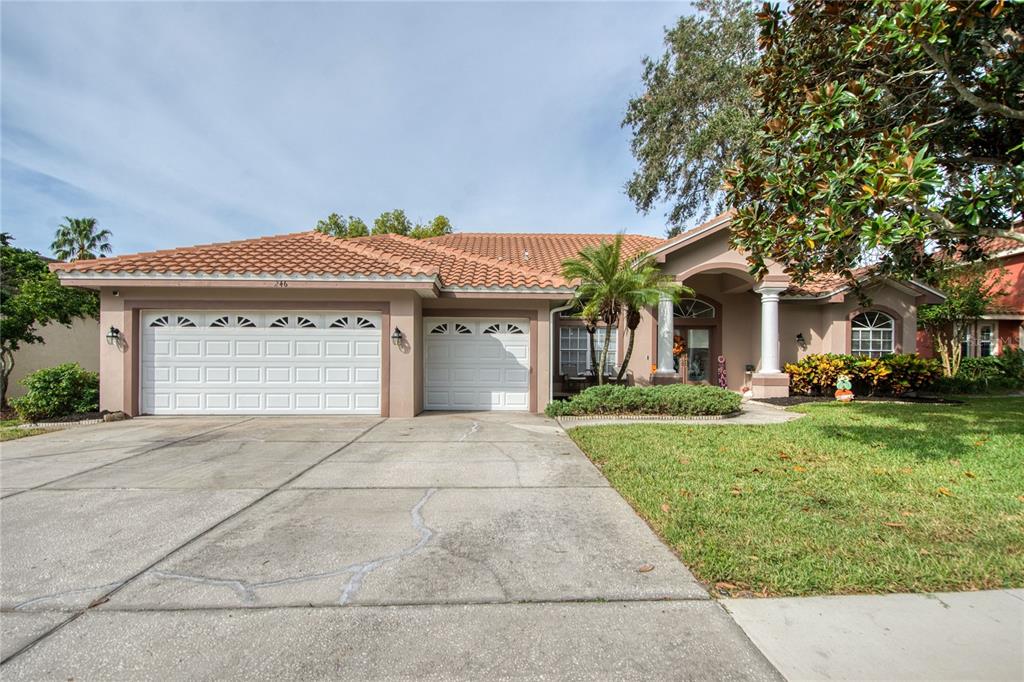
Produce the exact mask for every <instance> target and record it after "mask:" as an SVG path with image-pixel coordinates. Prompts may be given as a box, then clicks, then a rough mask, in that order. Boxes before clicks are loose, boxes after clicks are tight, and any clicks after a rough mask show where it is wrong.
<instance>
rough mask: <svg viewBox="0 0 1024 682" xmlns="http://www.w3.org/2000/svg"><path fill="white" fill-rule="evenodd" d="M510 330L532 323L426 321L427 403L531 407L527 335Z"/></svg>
mask: <svg viewBox="0 0 1024 682" xmlns="http://www.w3.org/2000/svg"><path fill="white" fill-rule="evenodd" d="M512 328H516V329H520V330H528V329H529V328H530V326H529V321H528V320H466V319H460V318H426V319H424V324H423V329H424V333H425V335H426V358H425V362H424V381H425V391H424V407H425V408H426V409H428V410H429V409H434V410H525V409H529V380H530V371H529V366H530V365H529V363H530V352H529V349H530V344H529V334H528V333H525V332H524V333H522V334H516V333H504V332H506V331H507V330H509V329H512ZM485 332H486V333H485Z"/></svg>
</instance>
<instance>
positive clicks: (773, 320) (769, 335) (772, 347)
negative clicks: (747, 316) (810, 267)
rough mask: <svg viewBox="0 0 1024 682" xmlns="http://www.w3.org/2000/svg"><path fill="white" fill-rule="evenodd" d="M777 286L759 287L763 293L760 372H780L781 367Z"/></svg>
mask: <svg viewBox="0 0 1024 682" xmlns="http://www.w3.org/2000/svg"><path fill="white" fill-rule="evenodd" d="M783 291H785V289H780V288H776V287H762V288H759V289H757V293H759V294H761V371H760V372H759V374H780V373H781V372H782V370H781V369H780V368H779V294H780V293H782V292H783Z"/></svg>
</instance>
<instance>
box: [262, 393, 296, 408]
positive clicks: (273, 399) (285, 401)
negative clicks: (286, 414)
mask: <svg viewBox="0 0 1024 682" xmlns="http://www.w3.org/2000/svg"><path fill="white" fill-rule="evenodd" d="M263 398H264V400H265V401H266V405H267V409H268V410H291V409H292V394H291V393H266V394H264V396H263Z"/></svg>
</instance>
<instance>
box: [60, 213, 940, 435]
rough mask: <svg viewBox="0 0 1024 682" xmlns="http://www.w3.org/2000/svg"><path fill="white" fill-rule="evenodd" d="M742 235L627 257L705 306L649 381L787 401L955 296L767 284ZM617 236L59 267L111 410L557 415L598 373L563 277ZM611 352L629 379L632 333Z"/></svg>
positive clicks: (653, 349) (644, 362)
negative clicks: (738, 248) (89, 296)
mask: <svg viewBox="0 0 1024 682" xmlns="http://www.w3.org/2000/svg"><path fill="white" fill-rule="evenodd" d="M729 222H730V215H729V214H724V215H722V216H719V217H717V218H715V219H713V220H711V221H709V222H707V223H705V224H704V225H701V226H700V227H697V228H695V229H692V230H690V231H688V232H685V233H683V234H681V235H679V236H678V237H676V238H674V239H671V240H662V239H657V238H653V237H643V236H627V237H626V238H625V250H626V251H627V252H628V254H630V255H635V254H639V253H642V252H647V253H651V254H652V255H653V256H654V257H655V258H656V260H657V262H658V263H659V264H660V267H661V268H662V269H663V270H664V272H665V273H666V274H669V275H671V276H673V277H675V278H676V279H677V280H679V281H680V282H683V283H684V284H686V285H688V286H690V287H692V288H693V289H694V290H695V292H696V294H695V296H694V297H693V298H692V299H688V300H685V301H683V302H682V303H680V304H678V305H673V304H672V302H671V301H668V300H666V301H663V302H662V303H661V304H660V305H659V306H657V309H653V310H648V311H644V314H643V320H642V322H641V325H640V328H639V329H638V330H637V335H636V336H637V339H636V349H635V351H634V353H633V357H632V360H631V362H630V366H629V367H628V374H629V376H630V379H631V381H633V382H635V383H638V384H647V383H651V382H654V383H667V382H690V383H700V382H708V383H717V380H718V368H719V360H718V358H719V356H721V357H723V358H724V360H725V370H726V374H727V383H728V386H729V387H730V388H732V389H734V390H738V389H740V388H741V387H742V386H745V385H751V386H752V387H753V392H754V394H755V395H756V396H770V395H786V394H787V393H788V377H787V376H786V375H785V374H783V373H782V372H781V371H780V368H781V367H782V364H783V363H785V362H788V361H793V360H796V359H798V358H799V357H801V356H803V355H806V354H808V353H817V352H853V353H861V354H869V355H878V354H882V353H887V352H913V351H914V349H915V340H916V337H915V329H916V311H917V305H918V304H920V303H922V302H925V301H929V300H939V298H938V294H937V292H934V291H932V290H930V289H928V288H926V287H923V286H921V285H918V284H913V283H899V282H892V281H889V280H877V281H871V282H867V283H866V284H865V286H866V287H867V289H868V291H869V292H870V294H871V296H872V300H873V304H872V307H871V308H869V309H862V308H861V306H860V303H859V302H858V300H857V299H856V297H854V296H851V295H849V290H848V287H847V286H846V285H845V284H843V283H842V282H840V281H836V280H833V279H828V280H823V281H821V282H817V283H814V284H811V285H805V286H802V287H794V286H792V285H791V283H790V281H789V278H788V277H787V276H786V275H785V274H784V273H783V272H782V270H781V268H780V267H778V266H772V268H771V269H770V270H769V273H768V275H767V276H765V277H764V278H763V279H761V280H754V279H753V278H752V277H751V276H750V275H749V274H748V273H747V265H746V263H745V261H744V258H743V256H742V254H740V253H737V252H735V251H733V250H732V249H730V248H729V245H728V226H729ZM611 237H612V236H611V235H608V234H495V233H486V234H484V233H457V234H453V235H448V236H444V237H437V238H433V239H427V240H414V239H409V238H406V237H400V236H396V235H380V236H371V237H362V238H358V239H348V240H342V239H337V238H334V237H330V236H326V235H323V234H319V233H316V232H300V233H296V234H288V235H283V236H279V237H267V238H261V239H251V240H246V241H238V242H230V243H225V244H212V245H207V246H197V247H191V248H182V249H174V250H167V251H157V252H153V253H142V254H136V255H131V256H119V257H116V258H104V259H100V260H94V261H77V262H75V263H68V264H55V265H53V266H52V267H53V269H54V270H55V271H56V272H57V274H58V275H59V277H60V279H61V281H62V282H64V283H65V284H67V285H74V286H85V287H90V288H93V289H98V290H99V291H100V309H101V318H100V322H101V330H100V333H101V335H102V336H103V337H104V338H106V339H107V341H105V342H104V343H102V344H101V353H100V374H101V398H100V402H101V407H102V408H103V409H107V410H124V411H125V412H128V413H129V414H205V413H241V414H279V413H280V414H320V413H337V414H380V415H385V416H392V417H412V416H414V415H416V414H418V413H419V412H420V411H422V410H492V409H494V410H529V411H539V410H542V409H543V408H544V406H545V405H546V404H547V403H548V401H549V400H550V399H551V396H552V394H553V393H555V394H557V393H558V392H559V391H560V390H561V383H562V380H563V377H571V376H572V375H574V374H577V373H579V372H581V371H582V369H583V368H584V367H586V366H587V365H588V359H587V352H588V351H587V343H586V331H585V330H584V329H583V328H582V325H581V323H580V322H579V321H578V320H574V319H572V318H571V317H563V316H562V313H563V312H564V309H565V306H566V304H567V303H568V302H569V301H570V300H571V298H572V295H573V285H572V283H571V282H568V281H566V280H564V279H563V278H562V277H561V275H560V274H559V271H560V269H561V263H562V261H563V260H564V259H566V258H568V257H570V256H573V255H575V254H576V253H578V251H579V250H580V249H581V248H582V247H584V246H588V245H597V244H599V243H601V242H602V241H604V240H608V239H610V238H611ZM601 333H604V332H603V331H602V332H601ZM676 337H679V338H680V340H683V341H684V343H685V345H686V349H685V352H684V353H683V354H682V357H679V358H677V357H675V356H674V355H673V346H674V344H675V341H676ZM613 338H614V349H615V358H616V363H615V364H618V362H619V358H621V357H622V355H623V354H624V352H625V347H624V341H625V334H624V332H623V330H622V329H617V330H615V335H614V337H613ZM748 366H749V368H750V371H749V372H748V371H746V368H747V367H748ZM652 370H655V371H652Z"/></svg>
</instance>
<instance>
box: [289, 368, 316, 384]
mask: <svg viewBox="0 0 1024 682" xmlns="http://www.w3.org/2000/svg"><path fill="white" fill-rule="evenodd" d="M320 374H321V368H320V367H296V368H295V383H297V384H319V383H320Z"/></svg>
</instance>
